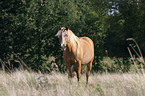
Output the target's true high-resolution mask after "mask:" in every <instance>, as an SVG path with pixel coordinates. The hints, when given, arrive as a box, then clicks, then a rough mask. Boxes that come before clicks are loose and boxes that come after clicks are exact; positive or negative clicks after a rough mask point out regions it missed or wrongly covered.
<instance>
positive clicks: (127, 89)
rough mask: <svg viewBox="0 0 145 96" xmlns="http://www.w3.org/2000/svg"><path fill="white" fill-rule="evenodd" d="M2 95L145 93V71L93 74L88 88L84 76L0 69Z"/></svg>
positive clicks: (113, 95)
mask: <svg viewBox="0 0 145 96" xmlns="http://www.w3.org/2000/svg"><path fill="white" fill-rule="evenodd" d="M0 78H1V79H0V96H145V92H144V91H145V82H144V81H145V75H142V74H137V73H123V74H119V73H112V74H110V73H104V74H99V73H95V74H91V76H90V79H89V88H86V85H85V84H86V81H85V80H86V78H85V75H84V74H83V75H82V76H81V80H80V84H79V85H78V83H77V79H76V77H75V78H73V79H72V80H71V82H72V83H71V84H70V81H69V80H68V78H67V74H61V73H55V74H38V73H34V72H28V71H21V70H20V71H16V72H13V73H4V72H3V71H0Z"/></svg>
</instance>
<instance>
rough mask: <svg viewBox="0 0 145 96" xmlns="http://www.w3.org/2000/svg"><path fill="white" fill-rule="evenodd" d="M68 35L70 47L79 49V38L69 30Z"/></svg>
mask: <svg viewBox="0 0 145 96" xmlns="http://www.w3.org/2000/svg"><path fill="white" fill-rule="evenodd" d="M67 34H68V43H69V44H68V46H69V45H70V46H69V47H72V48H76V47H78V46H79V42H78V40H79V38H78V37H77V36H76V35H75V34H74V33H73V32H72V31H71V30H69V29H68V33H67ZM72 48H71V49H72ZM69 49H70V48H69ZM76 49H77V48H76Z"/></svg>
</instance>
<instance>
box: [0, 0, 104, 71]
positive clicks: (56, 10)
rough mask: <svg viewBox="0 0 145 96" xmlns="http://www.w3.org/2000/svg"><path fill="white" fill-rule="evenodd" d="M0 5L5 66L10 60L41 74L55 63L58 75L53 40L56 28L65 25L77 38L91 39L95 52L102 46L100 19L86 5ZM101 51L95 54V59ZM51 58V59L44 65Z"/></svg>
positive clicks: (64, 0)
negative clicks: (39, 71)
mask: <svg viewBox="0 0 145 96" xmlns="http://www.w3.org/2000/svg"><path fill="white" fill-rule="evenodd" d="M0 4H1V9H2V12H1V15H0V19H1V22H2V23H1V24H0V27H1V28H0V30H1V37H0V46H1V50H0V58H1V60H3V61H4V64H5V66H8V67H9V64H12V63H11V61H12V60H13V61H17V62H19V63H22V64H25V65H26V66H28V67H29V68H31V69H33V70H41V71H42V69H44V70H46V69H45V68H46V67H47V66H48V67H50V66H51V63H52V62H56V63H57V64H58V67H59V69H60V71H65V67H64V64H63V58H62V52H61V50H60V46H59V41H58V40H57V38H56V37H54V36H55V34H56V33H57V27H58V26H59V25H61V26H67V25H68V26H69V28H70V29H71V30H72V31H73V32H74V33H75V34H76V35H77V36H88V37H90V38H92V39H93V41H94V43H95V49H96V50H98V49H100V48H101V46H102V45H103V40H102V38H103V37H104V36H105V34H103V32H104V31H103V30H104V28H103V23H101V21H102V19H100V17H99V14H98V13H97V12H96V11H95V10H94V9H93V7H92V3H90V2H89V1H83V0H81V1H76V0H69V1H68V0H49V1H48V0H31V1H27V0H11V1H7V0H5V1H0ZM104 17H105V15H104ZM101 49H102V48H101ZM101 51H102V50H101ZM101 51H97V52H95V54H96V56H97V55H99V53H100V52H101ZM52 56H53V57H55V59H53V60H51V61H50V62H49V63H48V62H47V61H48V60H49V57H52ZM95 58H97V57H95ZM8 61H10V62H8ZM95 62H97V61H95ZM1 64H2V63H1ZM13 65H14V66H15V63H14V64H13Z"/></svg>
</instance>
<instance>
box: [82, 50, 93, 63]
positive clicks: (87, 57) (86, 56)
mask: <svg viewBox="0 0 145 96" xmlns="http://www.w3.org/2000/svg"><path fill="white" fill-rule="evenodd" d="M93 58H94V55H93V52H91V53H89V52H88V54H87V53H86V54H84V56H83V59H82V64H87V63H89V62H90V61H91V60H92V59H93Z"/></svg>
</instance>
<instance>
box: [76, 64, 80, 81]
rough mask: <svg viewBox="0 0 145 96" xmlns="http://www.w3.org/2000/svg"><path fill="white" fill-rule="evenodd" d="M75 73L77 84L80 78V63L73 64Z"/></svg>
mask: <svg viewBox="0 0 145 96" xmlns="http://www.w3.org/2000/svg"><path fill="white" fill-rule="evenodd" d="M75 71H76V73H77V79H78V83H79V81H80V76H81V61H78V63H76V64H75Z"/></svg>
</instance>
